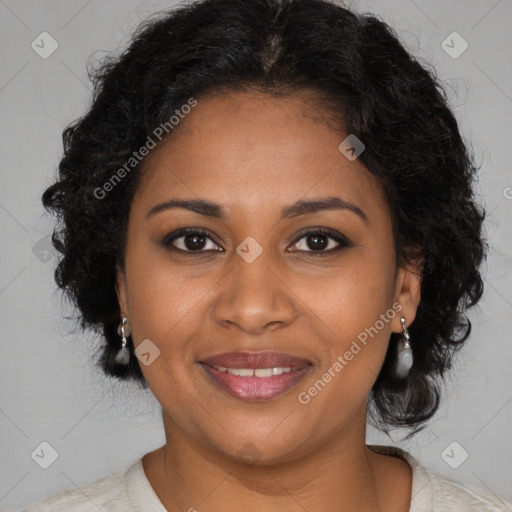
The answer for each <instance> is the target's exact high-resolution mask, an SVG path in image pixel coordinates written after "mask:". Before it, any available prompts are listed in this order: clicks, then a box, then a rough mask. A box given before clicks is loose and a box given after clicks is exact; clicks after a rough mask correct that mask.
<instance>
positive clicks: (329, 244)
mask: <svg viewBox="0 0 512 512" xmlns="http://www.w3.org/2000/svg"><path fill="white" fill-rule="evenodd" d="M349 245H350V244H349V242H348V240H347V239H345V238H344V237H343V236H340V235H337V234H334V233H331V232H330V231H329V232H325V231H309V232H308V233H304V234H303V235H302V236H301V237H300V238H299V240H298V241H297V242H295V244H294V246H293V247H295V248H296V250H299V251H305V252H318V253H330V252H334V251H336V250H338V249H341V248H342V247H348V246H349Z"/></svg>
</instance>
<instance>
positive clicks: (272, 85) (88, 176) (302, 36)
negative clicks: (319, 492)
mask: <svg viewBox="0 0 512 512" xmlns="http://www.w3.org/2000/svg"><path fill="white" fill-rule="evenodd" d="M90 77H91V80H92V82H93V85H94V94H93V98H92V100H91V107H90V108H89V110H88V112H87V113H86V114H85V115H84V116H83V117H81V118H80V119H77V120H76V121H74V122H73V123H71V124H70V125H69V126H68V127H67V128H66V129H65V130H64V132H63V144H64V154H63V157H62V160H61V162H60V165H59V173H58V179H57V180H56V182H55V183H54V184H52V185H51V186H49V187H48V188H47V190H46V191H45V192H44V194H43V204H44V206H45V207H46V208H47V209H48V210H49V211H51V212H53V213H54V214H55V215H56V217H57V218H58V221H59V222H58V224H57V226H56V228H55V231H54V233H53V236H52V240H53V244H54V246H55V248H56V249H57V250H58V251H59V252H60V253H62V257H61V259H60V262H59V264H58V267H57V269H56V271H55V279H56V282H57V285H58V287H59V288H61V289H62V290H63V291H64V292H65V294H66V295H67V296H68V297H69V298H70V300H71V301H72V302H73V304H74V305H75V306H76V308H77V311H78V312H79V315H78V316H79V319H80V325H81V327H82V329H92V330H93V331H97V332H98V333H101V334H102V335H103V336H104V339H105V341H106V343H105V345H104V348H103V349H102V353H101V357H100V358H99V361H98V363H99V365H100V366H101V367H102V368H103V370H104V372H105V373H106V374H108V375H114V376H116V377H119V378H123V379H126V378H132V379H135V380H138V381H140V382H141V384H142V385H143V386H144V387H145V386H147V384H146V383H145V380H144V377H143V374H142V372H141V369H140V366H139V363H138V361H137V358H135V357H132V358H131V361H130V364H129V365H127V366H121V365H116V364H115V361H114V356H115V354H116V352H117V351H118V350H119V347H120V339H119V335H118V332H117V328H118V325H119V320H120V311H119V304H118V300H117V296H116V292H115V280H116V265H118V264H119V265H121V266H122V264H123V255H124V249H125V243H126V232H127V224H128V215H129V209H130V208H129V207H130V204H131V201H132V199H133V197H134V194H135V192H136V190H137V186H138V183H139V182H140V176H141V174H142V170H143V164H144V161H145V160H144V159H141V162H140V163H139V162H136V165H133V169H129V170H126V162H127V161H129V159H130V158H133V155H134V152H135V153H136V152H137V150H138V149H139V148H141V147H142V146H144V144H145V143H147V141H148V137H150V136H151V134H152V133H154V130H155V127H157V126H160V125H162V124H164V123H167V124H168V120H169V117H170V116H171V115H173V113H176V111H177V110H178V109H179V108H180V107H181V106H182V105H184V104H187V102H190V98H205V97H207V96H208V95H213V94H224V93H228V92H236V91H260V92H264V93H267V94H271V95H275V96H278V95H289V94H292V93H295V92H298V93H301V92H302V93H314V98H316V99H315V100H314V101H317V105H318V106H323V107H325V109H324V111H325V112H326V113H325V118H326V119H327V118H330V120H334V121H335V122H337V123H338V125H341V126H343V127H344V129H345V131H346V133H351V134H355V135H356V136H357V137H358V138H359V139H360V140H361V141H363V142H364V144H365V147H366V148H365V151H364V152H363V153H362V154H361V155H360V157H359V159H360V161H361V162H362V163H363V164H364V165H365V166H366V167H367V168H368V169H369V171H371V172H372V173H374V174H375V175H376V176H378V178H379V180H380V182H381V184H382V186H383V189H384V190H385V193H386V197H387V200H388V203H389V207H390V211H391V214H392V220H393V232H394V244H395V253H396V261H397V265H406V264H409V263H411V262H414V261H417V259H418V258H423V262H424V263H423V267H422V269H421V270H420V272H421V274H422V290H421V302H420V304H419V307H418V311H417V316H416V318H415V321H414V322H413V324H412V325H411V326H410V328H409V332H410V335H411V340H412V350H413V354H414V364H413V367H412V370H411V372H410V374H409V376H408V377H407V378H405V379H398V378H397V377H395V376H394V372H393V371H392V370H393V368H392V366H393V361H394V360H395V352H396V347H397V341H398V339H399V335H398V334H395V333H393V334H392V335H391V339H390V345H389V350H388V353H387V355H386V358H385V361H384V364H383V367H382V370H381V372H380V374H379V376H378V378H377V380H376V382H375V384H374V386H373V388H372V392H371V395H370V402H369V417H370V419H371V420H373V422H374V424H375V425H376V426H377V427H378V428H380V429H382V430H384V431H388V430H389V427H397V426H402V427H408V428H409V429H415V431H417V430H420V429H421V428H422V427H423V426H424V424H425V422H426V421H427V420H428V419H430V418H431V417H432V415H433V414H434V413H435V411H436V410H437V408H438V406H439V399H440V384H441V383H442V377H443V375H444V374H445V372H446V371H447V370H448V369H449V368H450V367H451V365H452V360H453V356H454V355H455V352H456V351H457V350H458V349H459V348H460V347H461V346H462V344H463V342H464V341H465V340H466V339H467V337H468V336H469V333H470V331H471V322H470V321H469V319H468V318H467V316H466V315H465V311H466V310H467V309H468V308H470V307H472V306H473V305H475V304H476V303H477V302H478V300H479V299H480V297H481V295H482V291H483V281H482V278H481V274H480V272H479V267H480V264H481V262H482V260H483V259H484V258H485V257H486V249H487V244H486V242H485V240H484V238H483V236H482V232H483V221H484V218H485V211H484V210H483V208H482V207H480V206H479V205H478V204H477V202H476V201H475V191H474V187H473V184H474V182H475V181H476V178H477V171H478V168H477V166H476V164H475V161H474V157H473V155H472V153H471V151H470V148H469V147H468V145H467V143H465V142H464V141H463V139H462V137H461V135H460V133H459V130H458V125H457V121H456V119H455V117H454V115H453V113H452V112H451V110H450V107H449V101H448V97H447V94H446V91H445V90H444V88H443V85H442V83H441V82H440V81H439V79H438V78H437V76H436V73H435V70H433V69H431V67H430V65H429V64H427V63H422V62H421V61H420V59H419V58H416V57H413V56H412V55H411V54H410V53H409V52H408V51H407V50H406V49H405V47H404V45H403V44H402V43H401V42H400V40H399V37H398V35H397V34H396V32H395V31H394V30H393V29H392V28H390V27H389V26H388V25H387V24H386V23H385V22H384V21H382V20H380V19H379V18H378V17H377V16H375V15H372V14H357V13H355V12H352V11H350V10H348V9H346V8H344V7H343V6H341V5H339V4H337V3H335V1H334V0H332V1H331V0H200V1H197V2H192V3H190V4H180V5H179V6H178V7H175V8H173V9H172V10H171V11H166V12H163V13H162V12H160V13H157V14H156V15H155V16H154V17H150V18H149V19H148V20H146V21H145V22H144V23H142V24H141V25H140V26H139V28H138V29H137V31H136V32H135V34H134V35H133V38H132V40H131V42H130V45H129V47H128V48H127V49H125V50H124V51H123V52H121V53H120V54H119V55H117V56H112V55H111V56H107V57H106V58H105V59H104V60H103V61H101V63H100V65H99V66H97V67H96V69H93V70H92V71H90ZM171 136H172V130H168V134H166V137H171ZM166 137H163V138H162V140H166ZM123 166H124V169H125V172H124V173H122V176H123V179H120V180H117V181H116V183H115V186H111V187H109V189H108V194H107V193H105V190H106V187H105V183H107V182H110V183H112V178H113V177H114V175H115V174H116V173H117V175H118V176H119V175H120V172H121V171H120V170H121V169H122V168H123ZM109 180H110V181H109ZM128 347H129V348H130V350H133V341H132V340H131V338H129V340H128Z"/></svg>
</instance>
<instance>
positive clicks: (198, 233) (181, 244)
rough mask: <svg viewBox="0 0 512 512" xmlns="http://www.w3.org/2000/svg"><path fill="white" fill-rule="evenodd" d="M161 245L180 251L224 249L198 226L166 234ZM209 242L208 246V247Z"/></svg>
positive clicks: (200, 251) (201, 251) (198, 251)
mask: <svg viewBox="0 0 512 512" xmlns="http://www.w3.org/2000/svg"><path fill="white" fill-rule="evenodd" d="M162 243H163V245H164V246H165V247H168V248H169V249H172V250H177V251H182V252H191V253H192V252H196V253H203V252H211V251H216V252H220V251H224V249H222V248H221V247H219V246H218V245H217V244H216V243H215V242H214V241H213V240H212V238H211V237H210V236H209V234H208V233H207V232H206V231H205V230H203V229H200V228H183V229H179V230H178V231H174V232H173V233H170V234H169V235H167V236H166V237H165V238H164V240H163V242H162ZM208 243H210V247H208ZM205 247H206V248H205Z"/></svg>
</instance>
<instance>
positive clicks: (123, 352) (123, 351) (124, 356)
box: [114, 316, 130, 365]
mask: <svg viewBox="0 0 512 512" xmlns="http://www.w3.org/2000/svg"><path fill="white" fill-rule="evenodd" d="M126 322H128V318H126V317H124V316H123V318H122V320H121V323H120V324H119V327H118V328H117V333H118V334H119V335H120V336H121V348H120V349H119V351H118V352H117V354H116V357H115V358H114V361H115V362H116V363H117V364H122V365H127V364H128V363H129V362H130V351H129V350H128V348H127V347H126V332H125V325H126ZM129 335H130V334H129V333H128V336H129Z"/></svg>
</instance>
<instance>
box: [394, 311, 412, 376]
mask: <svg viewBox="0 0 512 512" xmlns="http://www.w3.org/2000/svg"><path fill="white" fill-rule="evenodd" d="M400 322H402V329H403V330H404V333H403V335H402V338H401V339H400V341H399V342H398V357H397V361H396V366H395V374H396V376H397V377H398V378H400V379H404V378H405V377H407V375H409V372H410V370H411V367H412V362H413V357H412V350H411V344H410V343H409V339H410V338H409V331H408V330H407V327H406V326H405V318H403V317H402V318H400Z"/></svg>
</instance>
